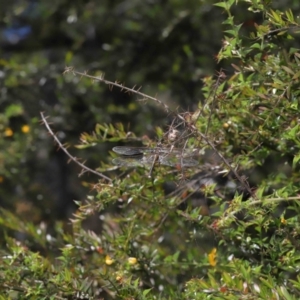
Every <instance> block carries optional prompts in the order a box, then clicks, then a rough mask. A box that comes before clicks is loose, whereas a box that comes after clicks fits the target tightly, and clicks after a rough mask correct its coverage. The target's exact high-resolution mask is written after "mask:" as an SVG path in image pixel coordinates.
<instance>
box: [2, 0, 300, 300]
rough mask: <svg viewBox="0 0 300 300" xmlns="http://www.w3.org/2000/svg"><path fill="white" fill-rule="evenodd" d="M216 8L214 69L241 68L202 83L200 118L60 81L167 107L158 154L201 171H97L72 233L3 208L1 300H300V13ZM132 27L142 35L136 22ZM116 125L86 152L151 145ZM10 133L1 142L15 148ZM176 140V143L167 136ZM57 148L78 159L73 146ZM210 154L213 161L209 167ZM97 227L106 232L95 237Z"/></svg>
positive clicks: (92, 137)
mask: <svg viewBox="0 0 300 300" xmlns="http://www.w3.org/2000/svg"><path fill="white" fill-rule="evenodd" d="M175 2H176V1H175ZM176 3H177V2H176ZM239 5H241V6H242V7H246V8H247V10H248V11H250V12H251V13H253V14H255V15H257V14H259V15H260V16H262V18H261V22H260V23H254V24H253V25H254V26H253V28H252V29H251V30H250V32H249V30H248V29H245V28H243V26H242V25H241V24H239V23H237V22H236V19H235V15H234V13H233V12H234V10H235V9H237V7H238V6H239ZM216 6H217V7H219V8H220V9H221V10H222V11H223V13H226V14H227V15H226V18H225V21H224V22H223V25H224V28H225V31H224V38H223V44H222V47H221V49H220V51H219V53H218V55H217V60H218V62H219V63H221V62H223V61H226V63H225V64H226V65H227V66H230V65H231V66H232V70H231V71H228V70H220V72H219V73H218V74H217V75H216V76H209V77H205V78H204V79H203V88H202V94H203V101H200V102H199V104H198V107H197V108H196V109H195V111H194V112H192V113H189V112H183V113H182V112H180V111H179V110H177V109H174V108H173V107H170V106H169V105H166V104H164V102H163V101H161V100H159V97H150V96H147V95H145V94H142V92H141V91H140V90H139V89H135V88H127V87H126V85H124V84H121V83H119V82H109V81H106V79H105V77H104V76H103V75H99V74H96V76H92V75H89V73H81V72H78V71H77V70H76V68H67V69H66V71H67V74H66V77H65V78H66V79H65V80H66V81H67V82H78V81H77V79H78V78H82V82H81V83H78V89H80V88H79V87H85V88H86V87H91V86H92V81H99V82H100V84H101V83H103V85H102V86H101V85H99V90H101V89H102V88H103V89H104V87H105V84H106V85H108V86H109V87H111V88H113V89H114V90H115V89H117V88H118V86H119V88H121V89H122V90H123V91H127V92H129V91H130V92H131V93H132V94H134V95H135V96H137V97H140V98H143V101H148V103H149V102H151V101H152V102H154V103H156V105H158V106H161V108H162V109H163V110H164V111H165V112H166V114H167V115H168V116H169V118H171V119H172V123H171V125H170V128H169V130H168V131H165V130H163V129H162V128H158V127H157V128H156V133H157V136H158V139H159V140H160V142H161V143H162V145H163V146H168V147H170V149H171V146H175V147H182V148H183V147H185V148H186V150H190V151H192V150H191V149H198V152H197V153H196V154H197V155H198V159H199V161H201V163H202V165H203V166H201V167H198V168H196V169H185V168H182V169H180V168H177V169H176V168H174V169H172V168H169V167H164V166H155V168H154V169H153V172H152V174H151V176H150V177H149V176H147V175H148V170H145V169H143V168H134V169H127V168H122V167H121V168H120V170H117V168H116V167H113V166H112V165H111V164H110V163H104V162H102V163H101V165H100V166H99V167H98V169H97V170H96V171H97V172H98V174H99V175H100V176H101V177H100V179H99V181H97V182H92V181H90V182H89V183H87V185H88V186H89V187H91V188H92V191H91V192H90V195H89V196H88V197H86V200H85V201H76V205H77V211H76V213H75V214H74V216H73V217H72V219H71V225H70V227H69V228H65V227H64V224H63V223H58V222H55V223H54V224H55V225H54V226H52V224H50V223H47V222H41V223H40V224H39V225H38V226H37V225H36V224H35V222H34V220H31V221H30V220H28V219H23V218H22V215H21V216H18V215H16V214H14V213H12V212H10V211H9V210H7V209H5V208H2V209H1V214H0V224H1V226H2V228H5V231H4V233H5V239H4V241H3V249H2V250H1V251H2V255H1V260H2V261H1V268H2V269H1V278H0V280H1V286H2V287H3V296H5V297H10V298H11V299H19V298H25V297H27V298H38V299H43V298H45V299H49V298H50V299H57V298H66V299H79V298H85V299H98V298H100V297H103V298H107V299H297V298H299V293H300V289H299V288H300V287H299V258H300V255H299V254H300V252H299V242H298V240H299V231H300V227H299V220H298V216H299V210H300V208H299V205H298V201H299V180H298V178H299V165H298V164H299V157H300V156H299V126H298V122H299V120H298V118H297V112H298V105H299V104H298V96H299V95H298V93H299V92H298V90H299V88H298V84H299V82H298V81H299V79H298V78H299V76H300V73H299V71H298V65H299V59H300V53H299V51H298V49H296V47H295V45H293V44H292V40H293V39H294V38H295V37H296V36H297V34H298V31H299V24H298V19H297V18H296V17H295V16H294V13H293V11H292V10H291V9H289V10H286V11H281V10H279V9H276V8H274V7H273V6H272V3H271V1H232V0H226V1H220V2H218V3H216ZM125 25H126V26H129V25H130V26H133V27H134V28H136V30H139V28H138V27H137V24H135V23H130V24H128V23H125V24H124V26H125ZM186 52H188V48H186ZM178 59H179V58H178ZM98 75H99V76H98ZM91 77H92V78H91ZM100 86H101V87H100ZM146 98H147V99H148V100H145V99H146ZM148 103H146V104H148ZM21 113H22V107H21V106H20V105H19V106H9V107H8V108H7V110H6V112H5V114H4V115H3V117H2V118H3V121H2V123H3V124H7V123H8V119H9V118H10V116H12V115H20V114H21ZM43 123H44V124H45V125H46V127H47V128H48V132H49V133H50V135H51V136H52V137H54V138H55V140H56V142H57V143H60V141H59V135H55V133H54V132H53V131H52V129H51V126H52V125H51V124H49V122H48V121H47V120H46V119H45V118H43ZM108 123H109V122H107V123H105V122H99V124H97V125H96V127H95V130H94V132H93V133H92V134H89V133H82V134H81V138H80V141H81V144H80V145H78V146H77V148H79V149H81V150H86V149H89V148H93V147H96V146H97V145H98V144H99V143H103V142H126V141H130V142H134V143H137V142H139V143H140V142H142V143H144V144H145V145H147V146H153V145H155V141H153V140H151V139H150V138H149V137H147V138H146V137H144V138H139V137H137V135H135V134H134V133H132V132H129V131H128V130H127V129H126V127H125V126H123V125H121V124H117V125H113V124H108ZM5 128H6V125H5V126H3V130H2V134H3V136H5V138H9V136H10V134H9V131H8V130H7V129H5ZM174 130H178V131H180V136H179V137H178V136H176V138H175V139H170V138H169V139H168V137H170V134H171V133H172V132H173V131H174ZM25 131H26V130H25ZM48 139H50V137H48ZM16 141H17V142H18V143H19V142H20V141H22V140H21V137H20V138H17V139H16ZM5 142H6V140H5V139H3V141H2V143H3V146H5ZM22 145H24V143H23V144H22ZM59 146H60V148H62V149H63V150H64V151H65V153H66V154H67V155H69V158H71V159H73V161H75V162H77V163H79V162H80V161H79V160H78V159H77V158H75V157H74V156H71V154H70V152H71V150H69V149H67V147H66V146H64V145H63V144H59ZM18 147H20V146H19V145H18V144H17V146H15V147H14V148H13V149H14V150H16V149H18ZM199 149H201V151H199ZM69 151H70V152H69ZM170 151H171V150H170ZM174 151H175V150H174ZM205 151H206V153H211V152H212V153H214V155H215V156H213V157H210V156H209V157H207V156H206V155H204V154H203V153H204V152H205ZM194 154H195V153H194V152H193V155H194ZM13 155H14V156H15V155H17V154H16V153H14V154H13ZM113 155H114V154H112V156H113ZM184 158H185V157H183V158H182V159H184ZM208 162H209V164H208ZM216 169H217V170H218V171H220V170H222V171H223V172H222V173H220V172H217V171H215V170H216ZM83 171H85V172H86V171H88V168H87V167H83ZM203 172H204V173H205V174H214V175H213V176H214V177H218V178H217V179H218V180H210V181H205V183H203V182H204V181H200V180H201V179H202V177H201V176H204V179H207V178H211V175H210V177H205V176H206V175H203ZM102 173H105V175H104V176H103V174H102ZM195 173H197V174H196V175H195ZM94 174H95V173H94ZM216 174H217V175H216ZM220 174H221V175H220ZM195 176H196V177H195ZM193 180H194V183H193V184H191V183H192V182H193ZM197 180H199V181H197ZM223 181H226V182H225V184H223ZM197 184H198V185H197ZM195 185H196V188H195ZM232 185H233V187H232ZM169 186H171V192H170V191H168V187H169ZM95 217H96V218H97V219H98V220H100V222H98V223H96V224H97V225H98V228H91V226H89V225H90V224H89V222H90V220H92V219H93V218H95ZM12 236H14V237H15V238H12Z"/></svg>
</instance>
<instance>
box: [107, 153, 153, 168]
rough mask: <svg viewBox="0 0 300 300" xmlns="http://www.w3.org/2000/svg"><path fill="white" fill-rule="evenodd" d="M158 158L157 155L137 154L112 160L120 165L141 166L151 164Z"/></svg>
mask: <svg viewBox="0 0 300 300" xmlns="http://www.w3.org/2000/svg"><path fill="white" fill-rule="evenodd" d="M155 159H156V155H148V156H145V155H136V157H134V155H133V156H128V157H127V156H123V157H116V158H114V159H113V160H112V163H113V164H114V165H116V166H119V167H139V166H145V165H151V164H153V162H154V161H155Z"/></svg>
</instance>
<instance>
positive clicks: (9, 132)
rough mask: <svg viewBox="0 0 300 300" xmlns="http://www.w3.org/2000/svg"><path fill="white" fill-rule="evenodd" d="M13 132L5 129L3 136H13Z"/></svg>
mask: <svg viewBox="0 0 300 300" xmlns="http://www.w3.org/2000/svg"><path fill="white" fill-rule="evenodd" d="M13 134H14V132H13V131H12V130H11V129H10V128H6V129H5V131H4V135H5V136H13Z"/></svg>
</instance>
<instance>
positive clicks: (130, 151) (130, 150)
mask: <svg viewBox="0 0 300 300" xmlns="http://www.w3.org/2000/svg"><path fill="white" fill-rule="evenodd" d="M112 150H113V151H114V152H116V153H118V154H121V155H128V156H131V155H142V154H143V151H142V150H141V148H138V147H136V148H135V147H126V146H117V147H113V149H112Z"/></svg>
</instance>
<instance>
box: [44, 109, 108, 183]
mask: <svg viewBox="0 0 300 300" xmlns="http://www.w3.org/2000/svg"><path fill="white" fill-rule="evenodd" d="M40 114H41V117H42V121H43V124H44V125H45V126H46V128H47V130H48V132H49V133H50V134H51V135H52V137H53V139H54V140H55V142H56V143H57V144H58V146H59V148H60V149H62V150H63V151H64V152H65V154H67V156H68V157H69V158H70V159H71V160H72V161H73V162H75V163H76V164H77V165H78V166H80V167H81V168H82V169H83V170H85V171H87V172H90V173H93V174H95V175H97V176H99V177H101V178H103V179H105V180H107V181H110V182H111V181H112V179H111V178H109V177H107V176H105V175H103V174H102V173H99V172H97V171H95V170H93V169H90V168H88V167H87V166H86V165H84V164H83V163H81V162H79V161H78V159H77V158H76V157H74V156H72V155H71V154H70V153H69V152H68V150H67V149H66V147H65V146H64V145H63V144H62V143H61V142H60V140H59V139H58V137H57V136H56V135H55V134H54V132H53V131H52V129H51V127H50V125H49V123H48V122H47V118H45V116H44V114H43V113H42V112H41V113H40Z"/></svg>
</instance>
